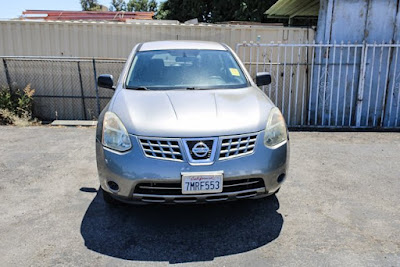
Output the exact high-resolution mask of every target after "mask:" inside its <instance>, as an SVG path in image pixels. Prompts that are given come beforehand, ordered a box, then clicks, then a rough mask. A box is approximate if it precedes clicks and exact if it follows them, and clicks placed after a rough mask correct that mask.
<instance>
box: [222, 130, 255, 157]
mask: <svg viewBox="0 0 400 267" xmlns="http://www.w3.org/2000/svg"><path fill="white" fill-rule="evenodd" d="M256 139H257V134H249V135H238V136H230V137H228V138H223V139H222V142H221V151H220V152H219V159H228V158H233V157H239V156H243V155H247V154H251V153H253V151H254V148H255V146H256Z"/></svg>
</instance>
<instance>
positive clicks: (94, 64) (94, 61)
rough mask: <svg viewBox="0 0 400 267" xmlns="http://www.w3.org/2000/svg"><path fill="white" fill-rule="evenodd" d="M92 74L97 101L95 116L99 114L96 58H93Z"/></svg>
mask: <svg viewBox="0 0 400 267" xmlns="http://www.w3.org/2000/svg"><path fill="white" fill-rule="evenodd" d="M93 75H94V86H95V90H96V102H97V116H99V115H100V97H99V87H98V86H97V72H96V60H95V59H94V58H93Z"/></svg>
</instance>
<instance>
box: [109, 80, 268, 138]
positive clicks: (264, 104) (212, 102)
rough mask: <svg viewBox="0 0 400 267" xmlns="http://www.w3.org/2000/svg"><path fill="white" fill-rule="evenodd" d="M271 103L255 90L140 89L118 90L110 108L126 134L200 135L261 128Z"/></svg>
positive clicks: (223, 133)
mask: <svg viewBox="0 0 400 267" xmlns="http://www.w3.org/2000/svg"><path fill="white" fill-rule="evenodd" d="M272 107H274V104H273V103H272V102H271V101H270V100H269V98H268V97H266V96H265V95H264V94H263V93H262V92H261V91H260V90H259V89H257V88H253V87H248V88H243V89H219V90H190V91H189V90H170V91H140V90H127V89H120V90H118V92H116V95H115V99H114V101H113V102H112V105H111V108H110V110H111V111H113V112H114V113H116V114H117V116H118V117H119V118H120V119H121V120H122V122H123V123H124V125H125V127H126V129H127V131H128V132H129V133H130V134H134V135H142V136H161V137H203V136H221V135H233V134H242V133H250V132H256V131H260V130H263V129H265V126H266V122H267V118H268V114H269V111H270V110H271V108H272Z"/></svg>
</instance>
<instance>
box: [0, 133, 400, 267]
mask: <svg viewBox="0 0 400 267" xmlns="http://www.w3.org/2000/svg"><path fill="white" fill-rule="evenodd" d="M94 131H95V130H94V128H61V127H60V128H58V127H53V128H51V127H27V128H16V127H6V126H2V127H0V211H1V214H2V216H1V217H0V240H1V242H0V262H1V265H2V266H15V265H17V266H27V265H33V266H49V265H52V266H53V265H80V266H96V265H110V266H111V265H118V266H125V265H126V266H128V265H129V266H131V265H135V266H139V265H144V266H158V265H166V264H168V263H170V264H183V265H188V266H193V265H200V264H201V265H204V266H211V265H212V266H224V265H225V266H244V265H247V266H266V265H279V266H281V265H285V266H343V265H345V266H376V265H380V266H400V209H399V206H400V152H399V151H400V134H399V133H328V132H323V133H322V132H292V133H291V160H290V170H289V177H288V179H287V181H286V183H285V184H284V185H283V187H282V189H281V191H280V192H279V193H278V195H277V197H273V198H268V199H262V200H256V201H241V202H234V203H224V204H218V205H217V204H214V205H195V206H145V207H143V206H140V207H136V206H133V207H132V206H122V207H118V208H110V207H109V206H107V205H105V204H104V203H103V200H102V196H101V195H100V193H99V194H98V193H97V189H98V186H99V185H98V181H97V171H96V164H95V154H94Z"/></svg>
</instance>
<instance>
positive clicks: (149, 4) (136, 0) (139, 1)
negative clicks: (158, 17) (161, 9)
mask: <svg viewBox="0 0 400 267" xmlns="http://www.w3.org/2000/svg"><path fill="white" fill-rule="evenodd" d="M157 6H158V5H157V2H156V1H155V0H150V1H148V0H129V1H128V3H127V10H128V11H145V12H146V11H147V12H148V11H153V12H157Z"/></svg>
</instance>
